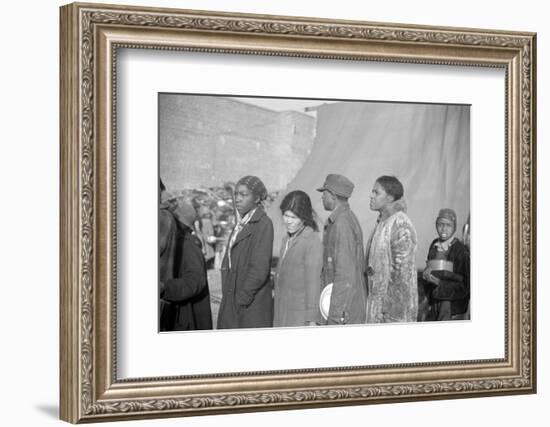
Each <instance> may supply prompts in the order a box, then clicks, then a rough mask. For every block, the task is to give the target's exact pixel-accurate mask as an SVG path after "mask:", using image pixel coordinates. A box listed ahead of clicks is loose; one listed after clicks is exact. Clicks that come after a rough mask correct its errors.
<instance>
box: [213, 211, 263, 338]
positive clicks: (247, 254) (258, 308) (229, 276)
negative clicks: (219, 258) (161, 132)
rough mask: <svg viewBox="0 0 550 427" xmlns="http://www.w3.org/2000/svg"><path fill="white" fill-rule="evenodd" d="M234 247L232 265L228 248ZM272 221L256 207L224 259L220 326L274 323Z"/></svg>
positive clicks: (260, 325)
mask: <svg viewBox="0 0 550 427" xmlns="http://www.w3.org/2000/svg"><path fill="white" fill-rule="evenodd" d="M229 251H231V268H229V260H228V257H227V256H228V252H229ZM272 254H273V223H272V222H271V220H270V219H269V217H268V216H267V215H266V213H265V211H264V210H263V209H261V208H257V209H256V212H254V215H252V217H251V218H250V221H249V222H248V223H247V224H246V225H245V226H244V228H243V229H242V230H241V232H240V233H239V234H238V235H237V237H236V239H235V242H234V243H233V246H232V247H231V248H227V250H226V253H225V256H224V259H223V262H222V301H221V303H220V311H219V314H218V329H233V328H266V327H271V326H273V296H272V290H273V284H272V281H271V257H272Z"/></svg>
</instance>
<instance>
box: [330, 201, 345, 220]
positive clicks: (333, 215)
mask: <svg viewBox="0 0 550 427" xmlns="http://www.w3.org/2000/svg"><path fill="white" fill-rule="evenodd" d="M349 210H350V207H349V203H348V202H343V203H342V204H340V205H339V206H338V207H337V208H336V209H334V210H333V211H332V213H331V214H330V215H329V217H328V219H327V222H328V223H329V224H334V222H336V219H337V218H338V217H339V216H340V215H342V214H343V213H344V212H347V211H349Z"/></svg>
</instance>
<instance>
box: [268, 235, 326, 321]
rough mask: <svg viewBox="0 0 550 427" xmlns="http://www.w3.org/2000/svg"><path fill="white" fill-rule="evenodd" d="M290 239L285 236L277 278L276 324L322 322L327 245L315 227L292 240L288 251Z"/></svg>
mask: <svg viewBox="0 0 550 427" xmlns="http://www.w3.org/2000/svg"><path fill="white" fill-rule="evenodd" d="M287 242H288V236H285V238H284V239H283V244H282V245H281V256H280V257H279V266H278V270H277V276H276V279H275V314H274V319H273V326H276V327H283V326H305V325H306V324H307V322H310V321H311V322H317V321H319V316H320V313H319V295H320V294H321V267H322V265H323V246H322V245H321V240H320V238H319V233H317V232H315V231H313V229H312V228H311V227H305V228H304V229H303V230H302V232H300V234H299V235H297V236H296V237H294V238H293V239H291V240H290V242H288V249H287V250H286V252H285V247H286V245H287ZM283 252H284V255H283Z"/></svg>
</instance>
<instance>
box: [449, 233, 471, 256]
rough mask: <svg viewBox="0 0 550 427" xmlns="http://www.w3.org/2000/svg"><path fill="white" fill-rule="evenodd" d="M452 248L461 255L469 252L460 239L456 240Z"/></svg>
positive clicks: (456, 238)
mask: <svg viewBox="0 0 550 427" xmlns="http://www.w3.org/2000/svg"><path fill="white" fill-rule="evenodd" d="M451 248H452V249H453V250H454V251H457V252H460V253H467V252H468V248H466V245H465V244H464V243H463V242H462V241H461V240H460V239H459V238H458V237H455V238H454V241H453V242H452V243H451Z"/></svg>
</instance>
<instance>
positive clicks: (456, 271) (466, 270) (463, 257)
mask: <svg viewBox="0 0 550 427" xmlns="http://www.w3.org/2000/svg"><path fill="white" fill-rule="evenodd" d="M449 260H450V261H452V262H453V274H452V275H449V277H446V278H441V279H439V285H438V286H437V287H436V288H435V289H434V291H433V296H434V298H436V299H439V300H448V301H454V300H461V299H465V298H467V297H468V295H469V291H470V257H469V255H468V253H467V251H466V248H465V247H464V246H463V245H460V247H459V248H458V250H457V251H456V253H455V254H454V256H453V257H452V259H449Z"/></svg>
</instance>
